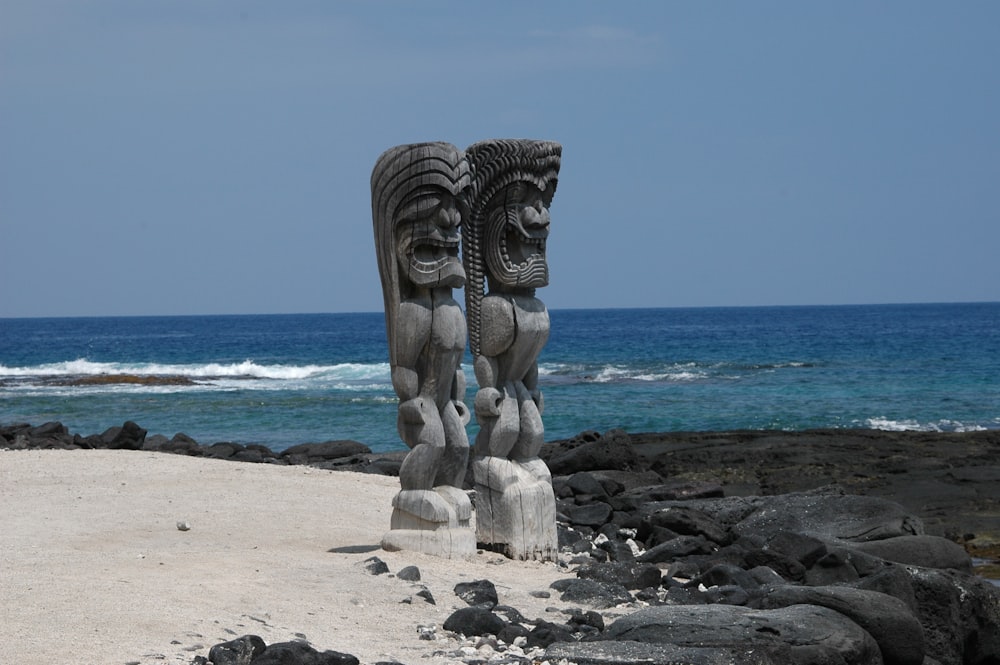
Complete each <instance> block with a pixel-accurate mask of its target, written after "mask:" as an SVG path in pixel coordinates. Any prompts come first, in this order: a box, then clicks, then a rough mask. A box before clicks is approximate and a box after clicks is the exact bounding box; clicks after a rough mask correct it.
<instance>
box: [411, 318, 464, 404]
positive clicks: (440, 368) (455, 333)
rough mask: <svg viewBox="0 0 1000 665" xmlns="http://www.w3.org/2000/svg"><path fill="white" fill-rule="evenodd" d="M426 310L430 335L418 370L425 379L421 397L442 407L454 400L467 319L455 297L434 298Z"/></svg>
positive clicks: (426, 340)
mask: <svg viewBox="0 0 1000 665" xmlns="http://www.w3.org/2000/svg"><path fill="white" fill-rule="evenodd" d="M431 302H432V304H431V307H430V308H429V309H428V308H425V309H423V316H424V317H425V318H426V320H425V322H424V323H425V329H426V331H427V336H426V339H425V341H424V350H425V353H424V354H421V356H420V366H419V367H418V368H417V371H418V373H419V374H420V376H421V377H422V382H421V386H420V394H422V395H424V396H425V397H428V398H430V399H433V400H435V402H436V403H437V405H438V407H439V408H440V407H443V406H444V405H445V404H446V403H447V402H448V400H449V399H450V398H451V393H452V386H453V383H454V381H455V372H456V371H457V370H458V367H459V365H461V363H462V356H463V355H464V354H465V335H466V328H465V316H464V315H463V314H462V310H461V308H460V307H459V306H458V303H457V302H455V300H454V299H452V298H435V299H433V300H432V301H431Z"/></svg>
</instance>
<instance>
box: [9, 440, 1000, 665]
mask: <svg viewBox="0 0 1000 665" xmlns="http://www.w3.org/2000/svg"><path fill="white" fill-rule="evenodd" d="M146 434H147V433H146V432H145V431H144V430H143V429H142V428H141V427H139V426H138V425H136V424H135V423H125V424H124V425H123V426H122V427H121V428H113V429H112V430H108V431H107V432H105V433H102V434H100V435H91V436H80V435H74V434H70V433H69V432H68V431H66V428H65V427H63V426H62V425H60V424H59V423H49V424H45V425H42V426H38V427H32V426H29V425H12V426H7V427H0V448H7V449H29V448H118V449H133V450H154V451H161V452H173V453H181V454H186V455H196V456H206V457H217V458H223V459H233V460H238V461H247V462H266V463H274V464H309V465H313V466H319V467H321V468H327V469H345V470H352V471H363V472H368V473H379V474H386V475H393V473H394V471H395V470H396V469H398V464H399V463H400V461H401V459H402V456H403V453H392V454H388V455H378V454H373V453H372V452H371V451H370V450H368V449H367V447H365V446H364V445H363V444H360V443H358V442H352V441H334V442H323V443H314V444H302V445H300V446H294V447H293V448H289V449H288V450H286V451H282V452H281V453H275V452H273V451H270V450H268V449H266V448H264V447H262V446H252V445H249V446H243V445H239V444H232V443H218V444H213V445H209V446H203V445H201V444H199V443H197V442H195V441H193V440H192V439H191V438H190V437H186V436H184V435H180V434H179V435H176V436H174V437H173V438H171V439H167V438H166V437H162V436H148V437H147V435H146ZM544 456H545V458H546V462H547V463H548V464H549V466H550V468H551V469H552V472H553V476H554V488H555V490H556V494H557V498H558V509H559V520H560V527H559V533H560V547H561V550H562V553H561V554H560V561H561V563H563V564H564V565H565V566H566V571H567V573H566V578H565V579H562V580H560V581H558V582H556V583H555V584H553V588H552V589H550V590H547V591H545V592H539V593H550V594H551V595H552V597H553V598H558V599H559V600H560V601H561V602H563V603H564V604H566V603H568V604H569V605H570V606H571V607H572V608H573V609H572V610H568V611H566V612H565V613H560V614H558V615H555V614H554V615H552V616H549V617H548V618H530V617H525V616H523V615H522V614H521V613H520V612H519V611H518V610H517V609H516V608H511V607H506V606H503V605H498V604H497V600H496V599H495V595H496V594H495V591H494V592H493V594H492V595H491V594H490V591H489V587H490V583H489V581H488V580H481V581H480V582H479V583H478V587H477V588H479V589H480V590H481V591H480V592H479V593H472V592H471V591H470V590H469V589H459V588H458V587H456V589H455V593H456V594H457V595H458V596H459V597H460V598H462V599H463V600H465V601H466V602H467V603H468V604H469V607H468V608H467V609H463V610H459V611H457V612H455V613H454V614H452V615H451V616H450V617H449V618H448V620H447V621H445V622H443V624H442V625H439V626H438V625H434V626H427V627H426V630H427V633H428V635H429V637H428V639H430V638H435V639H436V640H437V641H436V644H438V645H439V646H438V648H437V650H436V651H437V655H438V657H445V658H448V659H450V660H454V661H455V662H465V663H487V662H509V663H528V662H541V661H543V660H548V661H550V662H552V663H556V662H561V661H564V660H565V661H566V662H567V663H595V664H596V663H602V664H603V663H607V664H611V663H615V664H625V663H664V664H665V663H699V664H701V663H704V664H714V663H831V664H832V663H914V664H923V665H934V664H935V663H994V662H1000V589H998V588H997V587H996V586H995V585H993V584H991V583H990V581H989V580H987V579H985V578H984V577H983V575H987V576H988V575H992V574H993V572H995V568H994V569H991V568H990V567H989V565H990V562H989V560H990V559H992V565H994V566H995V565H996V548H997V544H998V542H1000V482H998V480H1000V432H998V431H984V432H969V433H923V432H882V431H869V430H822V431H810V432H760V431H748V432H711V433H708V432H700V433H663V434H632V435H629V434H626V433H625V432H622V431H611V432H607V433H604V434H599V433H596V432H585V433H582V434H581V435H579V436H577V437H574V438H573V439H569V440H564V441H558V442H552V443H550V444H548V445H547V446H546V448H545V450H544ZM970 553H971V554H972V555H974V556H975V557H976V562H977V563H980V564H983V563H985V565H984V566H980V567H979V573H980V574H976V572H975V571H974V570H973V561H974V560H973V558H972V557H970ZM386 572H389V571H386V570H384V569H382V567H380V566H378V565H377V560H373V561H372V566H371V568H370V570H369V574H385V573H386ZM391 574H395V575H397V576H399V577H400V578H403V577H404V572H403V571H402V570H401V571H396V572H395V573H391ZM405 574H407V575H412V574H413V573H412V571H410V572H408V573H405ZM418 575H419V574H418ZM994 576H995V575H994ZM459 586H461V585H459ZM421 602H427V601H426V599H425V600H423V601H421ZM234 642H239V644H240V645H242V646H240V645H236V646H233V645H230V646H225V645H218V646H217V647H216V648H214V649H213V650H212V652H211V653H209V654H207V655H206V656H197V657H196V658H195V660H194V661H192V662H195V663H207V662H212V663H214V664H215V665H221V663H268V662H282V663H286V662H287V663H335V662H336V663H340V662H356V659H355V660H353V661H352V660H351V659H352V658H353V657H352V656H350V655H349V654H341V653H337V652H323V651H317V650H315V649H312V648H311V647H308V646H307V645H303V644H298V643H292V644H291V645H286V644H282V645H271V646H266V645H263V642H262V641H261V640H259V638H257V639H254V638H252V637H251V636H245V637H244V638H240V640H236V641H234ZM440 645H448V646H447V647H446V648H444V649H443V650H442V648H441V647H440ZM268 653H270V656H268V655H267V654H268ZM282 654H284V655H282ZM210 658H211V659H212V660H209V659H210ZM267 658H270V660H267Z"/></svg>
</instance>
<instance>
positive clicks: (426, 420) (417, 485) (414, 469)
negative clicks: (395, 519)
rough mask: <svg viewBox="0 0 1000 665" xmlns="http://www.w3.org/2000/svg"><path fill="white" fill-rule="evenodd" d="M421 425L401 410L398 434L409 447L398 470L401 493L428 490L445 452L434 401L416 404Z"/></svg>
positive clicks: (443, 436) (425, 400) (442, 434)
mask: <svg viewBox="0 0 1000 665" xmlns="http://www.w3.org/2000/svg"><path fill="white" fill-rule="evenodd" d="M419 411H420V413H419V416H420V422H419V423H415V420H416V419H415V418H414V416H413V414H406V413H404V412H403V411H400V414H399V423H398V425H399V433H400V436H401V437H402V439H403V441H404V442H406V444H407V445H408V446H410V447H411V448H412V450H410V453H409V454H408V455H407V456H406V459H404V460H403V464H402V466H400V468H399V483H400V486H401V487H402V489H403V490H429V489H433V487H434V478H435V476H436V475H437V471H438V467H439V466H440V460H441V455H442V453H443V452H444V445H445V431H444V424H443V423H442V422H441V415H440V414H439V413H438V410H437V405H435V404H434V401H433V400H430V399H424V400H421V401H420V404H419Z"/></svg>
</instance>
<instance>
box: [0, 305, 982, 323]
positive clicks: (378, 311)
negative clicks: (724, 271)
mask: <svg viewBox="0 0 1000 665" xmlns="http://www.w3.org/2000/svg"><path fill="white" fill-rule="evenodd" d="M993 304H1000V300H941V301H918V300H913V301H897V302H862V303H819V304H801V303H799V304H768V305H761V304H758V305H660V306H622V305H618V306H605V307H549V308H548V309H549V311H555V312H560V311H565V312H569V311H586V310H622V311H626V310H656V309H676V310H684V309H775V308H788V307H895V306H904V305H993ZM382 313H383V310H381V309H373V310H366V311H357V310H356V311H326V312H320V311H313V312H304V311H301V312H229V313H213V314H206V313H200V314H199V313H187V314H177V313H174V314H62V315H30V316H17V315H14V316H8V315H3V316H0V321H5V320H20V319H128V318H136V319H140V318H190V317H203V316H216V317H243V316H326V315H351V314H382Z"/></svg>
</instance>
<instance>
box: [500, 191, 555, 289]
mask: <svg viewBox="0 0 1000 665" xmlns="http://www.w3.org/2000/svg"><path fill="white" fill-rule="evenodd" d="M548 236H549V211H548V210H547V209H546V208H545V207H544V206H543V205H541V203H537V204H534V205H525V204H516V205H508V206H506V207H504V208H501V209H499V210H498V211H496V213H495V214H494V215H491V216H490V219H489V222H488V224H487V229H486V237H487V239H486V262H487V265H488V266H489V268H490V273H491V274H492V275H493V277H494V278H495V279H497V280H499V281H500V282H501V283H502V284H504V285H506V286H514V287H524V288H537V287H542V286H546V285H547V284H548V283H549V266H548V262H547V261H546V259H545V241H546V239H547V238H548Z"/></svg>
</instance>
